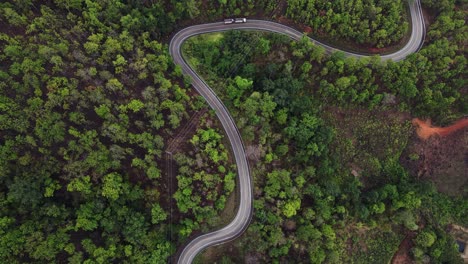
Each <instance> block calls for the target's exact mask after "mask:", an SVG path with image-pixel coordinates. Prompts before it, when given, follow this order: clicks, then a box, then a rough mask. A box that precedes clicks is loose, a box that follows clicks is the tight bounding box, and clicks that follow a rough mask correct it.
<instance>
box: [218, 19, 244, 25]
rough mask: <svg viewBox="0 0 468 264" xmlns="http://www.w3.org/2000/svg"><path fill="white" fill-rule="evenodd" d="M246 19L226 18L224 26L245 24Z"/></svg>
mask: <svg viewBox="0 0 468 264" xmlns="http://www.w3.org/2000/svg"><path fill="white" fill-rule="evenodd" d="M246 22H247V18H226V19H224V24H226V25H227V24H233V23H246Z"/></svg>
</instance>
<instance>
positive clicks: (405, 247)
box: [391, 232, 416, 264]
mask: <svg viewBox="0 0 468 264" xmlns="http://www.w3.org/2000/svg"><path fill="white" fill-rule="evenodd" d="M415 237H416V232H409V233H408V234H407V235H406V237H405V239H403V241H401V244H400V246H399V247H398V251H397V252H396V253H395V255H393V258H392V262H391V263H392V264H408V263H414V261H413V260H412V258H411V255H410V254H411V252H410V250H411V248H412V247H413V246H414V243H413V239H414V238H415Z"/></svg>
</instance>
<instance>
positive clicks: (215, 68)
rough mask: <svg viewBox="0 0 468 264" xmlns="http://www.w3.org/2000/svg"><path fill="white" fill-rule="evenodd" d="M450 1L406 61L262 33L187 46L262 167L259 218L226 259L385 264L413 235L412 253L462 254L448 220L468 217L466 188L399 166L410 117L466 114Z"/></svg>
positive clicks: (455, 258) (435, 257)
mask: <svg viewBox="0 0 468 264" xmlns="http://www.w3.org/2000/svg"><path fill="white" fill-rule="evenodd" d="M453 8H454V6H452V9H450V10H445V11H442V10H441V11H440V13H438V16H436V17H435V21H434V23H433V24H432V25H431V26H430V30H429V32H428V38H427V41H426V43H425V46H424V47H423V49H422V50H421V52H419V53H417V54H414V55H411V56H410V57H409V58H407V59H406V60H404V61H402V62H398V63H395V62H381V61H380V59H379V58H378V57H375V58H370V59H361V60H356V59H354V58H346V57H344V56H343V55H342V54H340V53H335V54H332V55H331V56H329V55H327V54H325V52H324V50H323V48H321V47H318V46H315V45H313V44H312V43H310V42H309V41H308V40H307V39H305V38H304V39H303V40H301V41H299V42H293V41H291V40H290V39H288V38H286V37H283V36H280V35H274V34H266V33H259V32H245V31H230V32H226V33H224V34H223V37H222V38H220V37H219V35H217V37H216V38H214V37H210V36H209V35H208V36H203V35H202V36H198V37H194V38H191V39H190V40H189V41H188V42H187V43H186V45H185V47H184V54H185V56H186V58H187V59H188V61H189V62H190V63H191V65H192V66H194V67H195V68H196V69H197V71H198V72H199V73H201V74H202V75H203V76H204V78H205V80H206V81H207V82H208V83H209V85H210V86H211V87H213V88H214V89H215V90H216V93H217V94H218V95H219V96H220V97H221V98H222V100H223V102H225V104H226V105H227V107H228V108H229V109H230V112H231V113H232V115H233V116H234V120H236V122H237V124H238V126H239V130H240V131H241V133H242V136H243V139H244V140H245V142H246V144H247V146H246V151H247V154H248V158H249V159H250V161H251V162H250V164H251V165H252V167H253V168H252V171H253V172H254V186H255V190H254V194H255V201H254V207H255V209H254V210H255V214H254V221H253V222H252V223H251V225H250V227H249V229H248V230H247V232H246V234H245V235H244V236H243V237H242V238H241V239H239V240H238V242H237V243H235V245H237V246H235V247H234V249H231V250H230V251H233V252H241V253H240V254H236V255H233V256H230V257H226V254H227V253H225V254H218V255H225V256H224V257H223V260H222V261H224V262H225V263H229V261H232V262H235V263H237V262H243V261H247V260H248V261H256V262H281V261H285V260H286V259H287V260H288V261H294V262H310V263H323V262H326V263H386V262H389V261H390V260H391V259H392V257H393V255H394V254H395V252H396V251H397V250H398V248H399V245H400V243H401V242H402V240H403V238H405V237H406V236H407V235H408V234H409V233H411V232H415V233H416V235H415V238H414V242H412V243H413V244H412V245H413V250H412V251H411V255H410V257H411V258H413V259H414V260H418V261H423V260H424V259H426V260H427V259H429V260H431V261H432V262H434V263H441V262H446V261H448V262H450V263H459V262H460V261H461V259H460V257H459V255H458V253H457V251H456V248H455V246H454V245H455V242H454V239H453V238H452V237H450V235H448V234H447V233H446V232H445V229H446V227H447V225H448V224H450V223H459V224H462V225H466V224H467V222H466V219H468V203H467V200H466V196H464V195H463V194H462V195H460V196H455V197H450V196H448V195H446V194H443V193H439V192H438V191H436V188H435V186H434V185H433V184H432V183H431V182H428V181H425V180H422V179H418V177H417V175H412V174H410V173H409V172H408V170H407V168H406V167H404V166H402V164H401V163H400V160H405V159H411V157H406V156H403V155H407V154H406V153H405V152H404V151H405V149H406V148H407V146H408V142H409V141H410V140H419V139H417V138H415V137H414V136H413V135H414V128H413V127H412V125H411V119H412V117H421V118H432V120H433V121H435V122H436V123H439V124H445V123H450V122H452V121H455V120H457V119H459V118H462V117H463V114H464V113H465V112H466V109H467V102H466V87H465V86H464V79H465V73H464V69H465V68H466V58H465V51H464V42H463V40H462V38H460V37H459V36H458V35H459V34H461V35H466V34H467V30H466V26H465V25H464V23H462V22H461V21H460V20H458V17H460V16H461V15H462V13H461V12H462V11H461V10H459V9H457V10H458V11H456V10H455V9H453ZM449 14H450V17H452V18H451V20H447V19H448V17H449ZM442 20H443V21H445V22H443V23H442V22H441V21H442ZM457 21H458V22H457ZM447 23H452V25H453V26H452V27H450V28H447V27H444V26H442V25H443V24H447ZM440 32H444V33H443V34H440ZM449 39H450V40H449ZM444 47H445V48H444ZM404 153H405V154H404ZM413 158H414V157H413ZM428 230H429V231H428ZM426 233H429V234H430V236H429V235H426ZM389 234H392V235H389ZM427 237H429V238H427ZM426 238H427V239H426ZM425 239H426V240H429V241H425V242H421V241H422V240H425ZM435 241H438V242H437V243H436V242H435ZM429 242H430V243H429ZM429 244H430V245H429ZM224 248H226V247H224ZM356 251H358V252H356ZM434 252H435V253H434ZM211 255H213V256H214V255H216V254H212V253H211ZM202 259H203V257H202ZM201 261H202V262H203V260H201ZM205 261H214V259H205Z"/></svg>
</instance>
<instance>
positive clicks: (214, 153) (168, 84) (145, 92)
mask: <svg viewBox="0 0 468 264" xmlns="http://www.w3.org/2000/svg"><path fill="white" fill-rule="evenodd" d="M168 4H169V3H168ZM0 8H1V9H0V27H1V33H0V50H1V53H0V201H1V202H0V262H1V263H17V262H31V263H45V262H48V263H52V262H70V263H82V262H83V261H86V263H110V262H119V263H122V262H127V263H166V260H167V258H168V257H169V256H170V255H171V254H173V253H174V252H175V249H176V244H177V243H182V242H183V241H184V239H186V238H187V237H188V235H190V234H191V232H192V229H193V228H194V227H193V226H196V227H197V229H198V228H201V227H204V224H203V223H204V222H206V221H207V219H209V220H210V221H212V222H213V221H214V220H213V219H214V216H215V215H217V211H219V210H221V209H222V208H223V207H224V204H225V197H226V195H228V194H229V193H230V192H232V190H233V188H234V178H235V174H233V172H232V169H231V167H230V165H229V164H230V163H229V162H228V155H227V151H226V149H225V148H223V146H224V143H223V142H221V139H222V136H221V134H220V133H219V130H218V128H217V123H215V122H213V121H211V125H210V126H205V128H204V130H203V129H202V130H199V131H198V134H197V135H196V136H194V137H193V139H192V145H191V146H192V147H189V148H187V149H186V150H191V151H192V152H194V151H196V152H197V153H198V154H196V155H197V159H196V161H197V162H198V163H200V165H199V166H190V167H187V165H191V163H193V160H195V158H193V159H189V158H184V156H183V154H180V156H179V155H178V152H177V151H178V150H175V152H174V156H175V158H176V159H177V161H178V162H179V163H180V165H181V167H180V174H179V176H178V185H179V186H180V190H178V191H177V192H176V195H175V200H176V202H177V205H178V207H177V208H175V209H174V215H175V216H174V219H172V217H171V216H170V211H169V208H170V199H169V197H170V195H171V194H170V193H168V187H169V186H168V184H170V181H167V179H166V177H163V175H166V174H165V170H166V169H167V168H166V167H165V159H164V150H165V149H166V148H167V142H168V141H169V139H170V138H171V137H174V136H176V135H177V134H176V133H178V132H177V131H179V130H180V128H183V125H184V124H185V122H186V121H187V120H188V118H189V116H190V115H191V114H192V113H193V112H194V111H196V110H198V109H200V108H206V105H205V103H204V101H202V100H200V99H199V98H198V96H193V95H190V94H188V93H187V90H186V88H187V85H186V84H185V83H184V82H183V79H182V75H181V71H180V69H179V68H178V67H174V65H173V64H172V62H171V59H170V56H169V54H168V51H167V45H165V44H163V43H162V42H161V41H159V40H157V39H158V38H159V37H160V36H162V35H164V34H167V33H169V32H171V30H172V27H171V25H172V24H173V23H174V21H175V20H176V19H181V18H184V17H186V16H185V15H184V13H185V11H184V10H182V9H180V10H177V9H176V10H173V11H172V12H169V14H167V12H165V11H164V10H165V9H164V5H162V4H151V5H150V4H149V3H147V4H146V5H144V4H124V3H122V2H119V1H112V2H109V1H102V2H92V1H49V3H48V4H47V5H42V4H39V3H36V2H33V1H19V2H18V1H17V2H15V4H12V3H2V4H0ZM205 119H207V120H208V119H212V118H208V116H206V117H205ZM198 137H199V138H200V139H198ZM187 140H188V139H187ZM199 150H201V151H199ZM179 151H180V150H179ZM199 152H200V153H199ZM187 155H188V154H187ZM182 161H183V162H182ZM210 162H211V163H210ZM184 164H185V165H186V166H185V167H184V166H182V165H184ZM211 165H213V166H216V167H217V171H213V172H210V171H209V170H207V168H210V167H211ZM184 168H185V169H184ZM194 173H195V174H196V175H198V177H199V179H198V181H202V180H203V184H205V186H203V188H200V189H199V193H198V192H194V194H193V195H190V193H187V191H186V188H185V187H184V186H185V184H188V183H187V181H183V179H186V180H187V179H190V180H191V178H189V177H188V175H190V176H193V174H194ZM225 175H227V177H226V178H224V176H225ZM174 177H175V175H174ZM208 179H210V181H208ZM194 180H197V179H196V177H195V178H194ZM184 182H185V183H184ZM175 189H176V188H175ZM223 189H226V191H223ZM200 195H207V197H206V200H207V202H213V201H215V202H216V208H213V207H212V206H211V204H207V205H203V204H199V202H200V199H199V198H200ZM197 197H198V199H196V198H197ZM189 202H190V203H189ZM187 206H190V208H191V209H190V211H189V210H187ZM178 208H180V210H177V209H178ZM171 220H172V222H170V221H171ZM214 224H215V223H214ZM173 227H175V228H173ZM172 229H175V230H176V231H178V233H179V234H181V235H180V239H179V240H173V241H171V240H170V239H169V238H170V237H172V234H171V230H172Z"/></svg>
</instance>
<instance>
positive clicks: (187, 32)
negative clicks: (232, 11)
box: [169, 0, 425, 264]
mask: <svg viewBox="0 0 468 264" xmlns="http://www.w3.org/2000/svg"><path fill="white" fill-rule="evenodd" d="M409 7H410V12H411V37H410V39H409V41H408V42H407V44H406V45H405V46H404V47H403V48H402V49H401V50H399V51H397V52H395V53H392V54H387V55H382V56H381V59H382V60H393V61H400V60H403V59H405V58H406V57H407V56H408V55H410V54H412V53H414V52H417V51H418V50H419V49H420V48H421V45H422V43H423V42H424V35H425V25H424V21H423V15H422V11H421V6H420V2H419V0H409ZM233 29H243V30H260V31H270V32H275V33H280V34H284V35H287V36H289V37H290V38H292V39H294V40H299V39H301V38H302V36H303V35H304V34H303V33H301V32H299V31H297V30H295V29H293V28H291V27H288V26H285V25H282V24H278V23H275V22H271V21H264V20H247V23H240V24H227V25H225V24H224V23H223V22H219V23H210V24H201V25H196V26H191V27H187V28H185V29H182V30H181V31H179V32H177V33H176V34H175V35H174V37H173V38H172V39H171V42H170V44H169V52H170V54H171V56H172V58H173V60H174V62H175V64H177V65H180V66H181V67H182V71H183V73H184V74H187V75H189V76H190V77H191V78H192V85H193V87H194V88H195V89H196V90H197V91H198V93H200V95H201V96H203V97H204V98H205V99H206V101H207V102H208V104H209V105H210V107H211V108H212V109H214V110H215V112H216V115H217V116H218V118H219V120H220V121H221V124H222V126H223V128H224V130H225V132H226V134H227V137H228V139H229V142H230V143H231V148H232V152H233V153H234V157H235V161H236V164H237V174H238V184H239V185H238V187H239V191H240V199H239V209H238V211H237V214H236V216H235V218H234V220H233V221H232V222H231V223H229V224H228V225H227V226H225V227H223V228H221V229H219V230H216V231H214V232H211V233H207V234H204V235H201V236H198V237H196V238H195V239H193V240H192V241H191V242H190V243H189V244H187V245H186V246H185V248H184V249H183V250H182V252H181V253H180V255H179V258H178V263H182V264H186V263H191V262H192V261H193V259H194V258H195V256H196V255H197V254H198V253H200V252H201V251H202V250H204V249H206V248H208V247H210V246H213V245H217V244H221V243H223V242H227V241H230V240H233V239H234V238H236V237H238V236H239V235H240V234H242V233H243V232H244V231H245V229H246V228H247V226H248V225H249V223H250V219H251V217H252V199H253V195H252V180H251V175H250V171H249V165H248V162H247V158H246V155H245V151H244V145H243V142H242V139H241V136H240V133H239V130H238V128H237V126H236V123H235V122H234V120H233V119H232V117H231V115H230V114H229V111H228V110H227V109H226V107H225V106H224V104H223V103H222V102H221V100H220V99H219V98H218V97H217V96H216V94H215V93H214V92H213V90H212V89H211V88H210V87H209V86H208V85H207V84H206V83H205V82H204V81H203V80H202V79H201V77H200V76H198V74H197V73H195V72H194V71H193V69H192V68H190V66H189V65H188V63H187V62H186V61H185V60H184V58H183V57H182V53H181V47H182V44H183V43H184V41H185V40H187V39H188V38H190V37H192V36H195V35H199V34H204V33H210V32H219V31H228V30H233ZM311 40H312V42H313V43H315V44H317V45H321V46H323V47H324V48H325V49H326V51H327V52H329V53H331V52H334V51H339V50H337V49H335V48H333V47H330V46H328V45H325V44H323V43H320V42H318V41H316V40H314V39H311ZM343 52H344V54H345V55H346V56H353V57H357V58H362V57H366V55H361V54H356V53H351V52H346V51H343Z"/></svg>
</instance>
